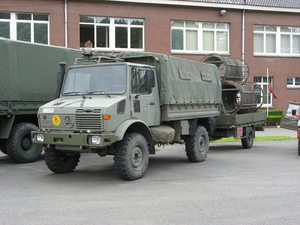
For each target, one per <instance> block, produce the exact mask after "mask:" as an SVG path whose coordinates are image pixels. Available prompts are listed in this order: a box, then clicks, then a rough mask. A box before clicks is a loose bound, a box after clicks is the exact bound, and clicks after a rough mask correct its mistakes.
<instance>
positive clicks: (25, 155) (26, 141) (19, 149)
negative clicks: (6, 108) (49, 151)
mask: <svg viewBox="0 0 300 225" xmlns="http://www.w3.org/2000/svg"><path fill="white" fill-rule="evenodd" d="M36 130H38V127H37V126H35V125H34V124H32V123H19V124H16V125H14V126H13V128H12V130H11V134H10V137H9V139H8V140H7V141H6V148H5V150H6V152H7V155H9V157H10V158H11V159H12V160H13V161H15V162H19V163H29V162H33V161H36V160H37V158H38V157H39V156H40V154H41V152H42V148H43V146H42V145H41V144H35V143H32V141H31V131H36Z"/></svg>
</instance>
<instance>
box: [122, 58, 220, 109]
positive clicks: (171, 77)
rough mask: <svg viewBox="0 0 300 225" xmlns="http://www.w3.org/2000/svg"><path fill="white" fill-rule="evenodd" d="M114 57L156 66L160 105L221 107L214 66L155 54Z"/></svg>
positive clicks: (218, 85) (218, 82) (218, 83)
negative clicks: (211, 105) (207, 105)
mask: <svg viewBox="0 0 300 225" xmlns="http://www.w3.org/2000/svg"><path fill="white" fill-rule="evenodd" d="M117 56H118V57H120V58H123V59H125V61H130V62H135V63H142V64H147V65H153V66H155V67H156V73H157V79H158V86H159V90H160V91H159V93H160V101H161V104H216V105H220V104H221V101H222V100H221V80H220V77H219V73H218V70H217V67H216V66H215V65H211V64H206V63H201V62H196V61H190V60H186V59H181V58H176V57H172V56H167V55H164V54H157V53H145V52H124V53H120V54H118V55H117Z"/></svg>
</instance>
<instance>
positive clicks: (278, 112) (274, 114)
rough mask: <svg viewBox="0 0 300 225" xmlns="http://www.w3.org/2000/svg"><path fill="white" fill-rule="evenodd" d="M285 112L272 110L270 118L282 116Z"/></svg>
mask: <svg viewBox="0 0 300 225" xmlns="http://www.w3.org/2000/svg"><path fill="white" fill-rule="evenodd" d="M282 113H283V110H271V111H269V116H280V117H281V116H282Z"/></svg>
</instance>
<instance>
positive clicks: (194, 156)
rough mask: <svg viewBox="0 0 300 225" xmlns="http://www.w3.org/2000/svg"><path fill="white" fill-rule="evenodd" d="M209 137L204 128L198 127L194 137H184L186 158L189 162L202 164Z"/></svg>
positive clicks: (206, 151)
mask: <svg viewBox="0 0 300 225" xmlns="http://www.w3.org/2000/svg"><path fill="white" fill-rule="evenodd" d="M208 149H209V137H208V134H207V131H206V129H205V128H204V127H202V126H198V127H197V130H196V132H195V134H194V135H189V136H186V137H185V151H186V156H187V157H188V159H189V160H190V161H191V162H203V161H205V159H206V158H207V154H208Z"/></svg>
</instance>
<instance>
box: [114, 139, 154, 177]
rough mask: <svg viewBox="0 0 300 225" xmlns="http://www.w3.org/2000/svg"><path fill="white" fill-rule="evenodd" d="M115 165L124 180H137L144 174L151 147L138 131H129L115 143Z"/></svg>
mask: <svg viewBox="0 0 300 225" xmlns="http://www.w3.org/2000/svg"><path fill="white" fill-rule="evenodd" d="M114 161H115V163H114V166H115V170H116V173H117V175H118V176H119V177H120V178H122V179H123V180H137V179H140V178H142V177H143V176H144V174H145V172H146V170H147V167H148V163H149V147H148V143H147V141H146V139H145V138H144V137H143V136H142V135H141V134H138V133H128V134H125V135H124V138H123V140H121V141H119V142H118V143H116V145H115V156H114Z"/></svg>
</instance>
